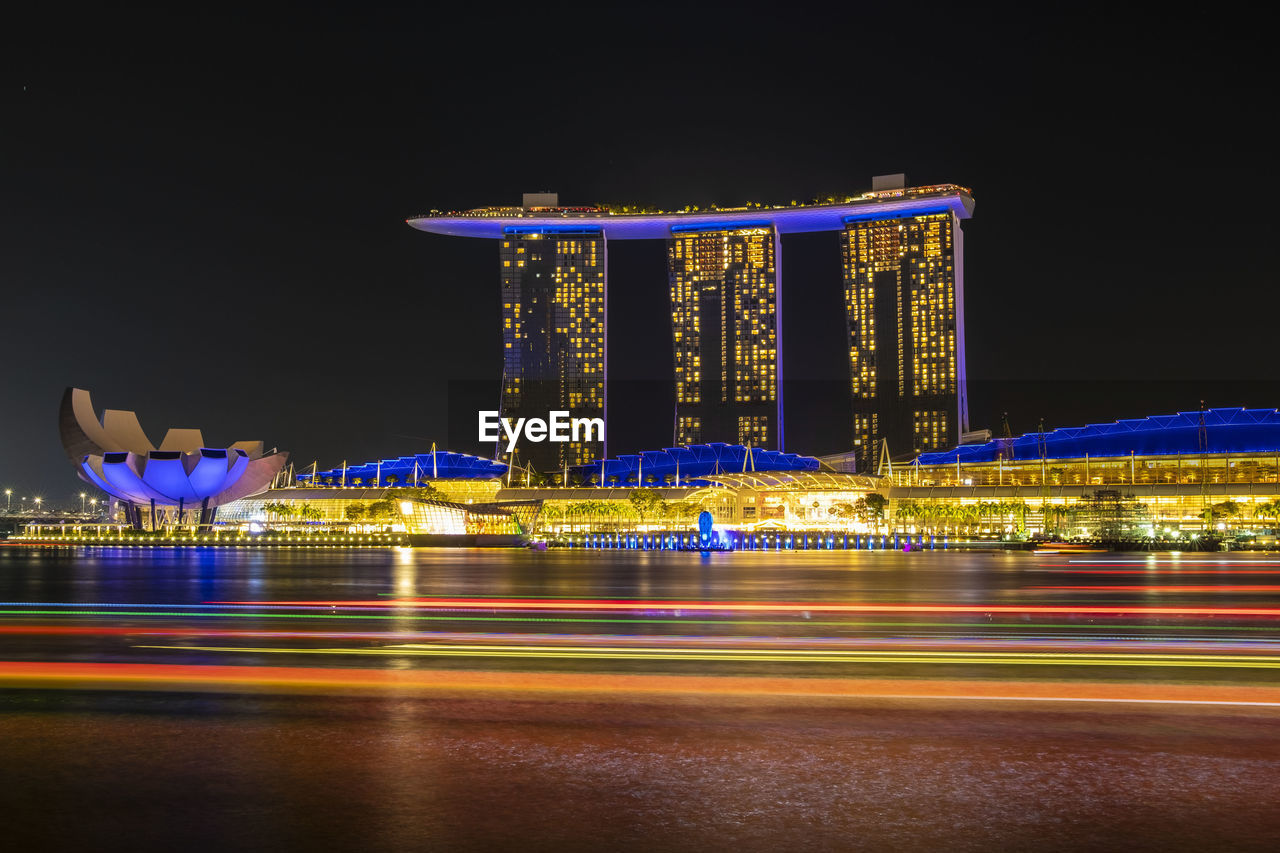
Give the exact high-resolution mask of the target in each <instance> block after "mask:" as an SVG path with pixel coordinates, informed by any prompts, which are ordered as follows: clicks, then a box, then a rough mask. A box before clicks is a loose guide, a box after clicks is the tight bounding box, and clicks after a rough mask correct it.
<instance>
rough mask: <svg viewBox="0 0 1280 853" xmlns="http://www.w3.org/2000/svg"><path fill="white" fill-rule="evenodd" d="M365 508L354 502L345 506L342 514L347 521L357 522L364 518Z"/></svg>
mask: <svg viewBox="0 0 1280 853" xmlns="http://www.w3.org/2000/svg"><path fill="white" fill-rule="evenodd" d="M365 512H366V507H365V505H364V504H362V503H359V502H356V503H349V504H347V508H346V509H345V510H343V512H342V514H343V515H345V516H346V517H347V521H359V520H360V519H362V518H364V516H365Z"/></svg>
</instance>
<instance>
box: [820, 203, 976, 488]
mask: <svg viewBox="0 0 1280 853" xmlns="http://www.w3.org/2000/svg"><path fill="white" fill-rule="evenodd" d="M899 192H903V193H905V194H909V193H912V192H914V190H900V191H899ZM962 237H963V233H962V231H961V228H960V217H959V216H957V215H956V213H955V211H953V210H950V209H947V208H937V209H927V208H926V209H923V210H919V211H911V212H904V213H880V212H868V213H863V214H854V215H851V216H848V217H846V218H845V227H844V230H843V232H842V234H841V247H842V252H843V264H844V295H845V312H846V319H847V327H848V333H849V339H848V349H849V369H850V390H851V393H852V396H853V436H852V438H853V446H854V450H855V452H856V453H857V456H858V461H859V469H860V470H863V471H870V470H872V469H873V468H875V467H876V465H877V463H878V459H879V456H880V454H881V452H882V448H883V446H884V444H885V442H887V443H888V448H889V452H890V453H891V454H893V455H902V454H907V453H912V454H915V453H920V452H925V451H930V450H941V449H943V448H946V447H950V446H952V445H955V444H959V443H960V440H961V436H962V435H963V433H965V432H967V431H968V429H969V424H968V420H969V413H968V400H967V395H966V389H965V364H964V275H963V257H964V254H963V248H962V246H963V242H962Z"/></svg>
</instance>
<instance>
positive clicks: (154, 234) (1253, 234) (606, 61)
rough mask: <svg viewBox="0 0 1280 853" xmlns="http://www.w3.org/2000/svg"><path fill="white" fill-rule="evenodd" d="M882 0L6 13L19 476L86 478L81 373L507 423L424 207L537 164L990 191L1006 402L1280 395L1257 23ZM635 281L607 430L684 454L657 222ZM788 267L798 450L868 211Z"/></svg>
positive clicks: (979, 277)
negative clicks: (64, 428) (67, 448)
mask: <svg viewBox="0 0 1280 853" xmlns="http://www.w3.org/2000/svg"><path fill="white" fill-rule="evenodd" d="M882 5H884V4H875V5H874V6H869V7H867V8H862V7H860V6H859V4H856V3H847V4H843V5H842V6H841V7H839V8H840V9H842V10H843V11H836V9H835V8H834V7H826V6H808V7H806V6H805V5H804V4H770V5H767V6H765V5H759V6H757V5H752V4H731V5H699V4H691V3H682V4H660V3H647V4H628V5H624V6H618V7H610V6H608V5H606V4H598V5H569V4H565V5H557V4H525V5H524V6H523V10H524V11H514V9H516V8H520V7H513V10H504V9H503V8H502V7H500V6H496V5H491V4H472V5H456V6H449V7H445V6H444V5H443V4H427V3H419V4H415V5H414V6H412V7H405V8H399V9H388V10H384V11H381V12H378V11H369V10H367V9H366V8H365V7H363V6H355V5H353V6H352V7H351V8H352V10H353V11H349V12H337V11H333V10H332V9H331V8H330V7H326V9H325V10H323V11H317V10H315V9H306V8H304V7H298V8H297V9H294V10H293V11H291V12H289V13H283V12H282V13H271V14H265V13H263V12H261V11H258V10H252V11H243V12H239V13H237V12H235V11H234V9H235V7H233V6H216V7H207V6H206V7H193V6H190V4H187V5H182V6H173V7H172V9H173V11H170V12H167V13H160V12H156V11H154V10H153V11H147V12H134V11H123V12H122V11H119V10H106V9H100V10H98V11H97V12H95V13H94V14H93V16H91V17H83V16H80V13H79V12H73V10H72V9H73V7H65V8H63V7H58V8H56V9H54V11H53V12H50V13H48V14H47V17H44V18H39V17H25V18H23V17H12V16H10V17H7V18H6V19H4V20H3V21H0V39H2V40H3V45H2V46H3V52H2V53H0V69H3V78H2V80H3V88H2V90H0V109H2V112H0V116H2V118H0V294H2V296H0V347H2V348H3V349H2V352H3V359H2V360H0V364H2V365H3V372H2V374H0V448H3V451H4V452H3V455H0V485H3V486H4V487H9V488H13V489H14V490H15V492H14V493H15V496H17V495H19V494H21V495H33V494H42V495H44V496H45V498H46V500H51V501H57V500H63V499H66V498H67V497H69V496H71V495H74V494H76V493H78V492H79V491H81V490H82V489H83V486H82V485H81V484H80V482H79V481H78V480H77V479H76V478H75V476H74V474H73V472H72V469H71V466H70V465H69V464H68V463H67V462H66V461H65V458H64V457H63V456H62V452H61V447H60V445H59V442H58V437H57V428H56V415H57V405H58V401H59V398H60V395H61V393H62V391H63V389H64V388H65V387H66V386H68V385H75V386H78V387H82V388H87V389H89V390H90V391H91V392H92V393H93V395H94V400H95V403H96V404H97V406H98V408H99V409H101V408H121V409H134V410H135V411H137V412H138V414H139V416H140V418H141V420H142V423H143V426H144V427H146V428H147V429H148V430H149V432H150V433H151V436H152V438H153V440H156V441H158V440H159V439H160V438H161V437H162V436H163V433H164V430H165V429H166V428H168V427H170V426H178V427H201V428H203V429H204V431H205V438H206V441H207V442H208V443H210V444H215V445H225V444H227V443H230V442H232V441H236V440H240V439H262V440H264V441H266V442H267V445H268V446H272V445H277V446H279V447H280V448H281V449H285V450H289V451H291V452H292V454H293V458H294V461H295V462H296V463H297V465H298V467H299V468H300V467H301V466H303V465H307V464H310V462H311V461H312V460H314V459H318V460H319V461H320V464H321V466H322V467H328V466H333V465H339V464H341V462H342V460H343V459H347V460H350V461H351V462H352V463H356V462H360V461H366V460H370V459H374V458H377V457H379V456H394V455H400V454H406V453H411V452H420V451H422V450H425V449H427V448H429V447H430V443H431V442H432V441H433V440H434V441H436V442H438V443H439V444H440V446H441V447H446V446H447V447H452V448H453V449H458V450H478V449H479V448H477V447H476V446H475V445H474V435H473V434H471V433H468V434H466V435H458V433H459V432H462V431H463V430H461V429H459V428H458V426H457V424H459V423H466V424H471V423H473V418H474V410H475V405H474V398H475V397H477V395H479V396H481V397H490V396H491V398H492V399H493V400H494V401H496V398H497V381H498V376H499V371H500V346H501V337H500V328H499V327H500V319H499V318H500V313H499V299H498V268H497V249H496V247H495V246H494V244H492V243H489V242H486V241H479V240H467V239H462V238H447V237H440V236H435V235H428V234H423V233H420V232H418V231H415V230H413V229H411V228H409V227H408V226H407V225H406V224H405V223H404V220H405V218H406V217H409V216H412V215H414V214H417V213H422V212H425V211H428V210H430V209H433V208H435V209H442V210H447V209H459V208H468V207H475V206H480V205H485V204H501V203H509V204H515V203H518V202H519V200H520V194H521V193H522V192H526V191H539V190H551V191H557V192H559V193H560V198H561V201H562V203H588V204H589V203H641V204H648V205H658V206H674V207H679V206H683V205H684V204H687V203H694V204H702V205H705V204H708V203H711V202H718V203H721V204H739V203H742V202H745V201H748V200H752V201H762V202H779V201H780V202H788V201H790V200H792V199H796V200H800V201H803V200H806V199H809V198H813V197H816V196H825V195H827V194H835V193H839V194H846V193H856V192H861V191H864V190H866V189H869V188H870V179H871V177H872V176H873V175H876V174H884V173H890V172H905V173H906V174H907V177H908V181H909V182H910V183H911V184H915V185H919V184H930V183H943V182H952V183H958V184H961V185H964V186H968V187H971V188H972V189H973V192H974V196H975V199H976V202H977V207H976V213H975V216H974V218H973V219H972V220H970V221H969V222H967V223H966V225H965V232H966V237H965V249H966V289H967V292H966V304H965V311H966V325H967V336H968V347H967V352H968V362H969V377H970V382H971V411H972V426H973V427H975V428H978V427H990V428H992V429H995V430H998V429H999V427H1000V418H1001V413H1002V412H1008V415H1009V422H1010V425H1011V427H1012V429H1013V431H1014V432H1015V433H1021V432H1025V431H1029V430H1033V429H1035V428H1036V427H1037V424H1038V423H1039V421H1040V419H1042V418H1043V419H1044V421H1045V423H1046V424H1047V425H1048V426H1050V427H1052V426H1070V425H1076V424H1080V423H1085V422H1089V421H1096V420H1107V421H1110V420H1113V419H1115V418H1122V417H1140V416H1143V415H1147V414H1159V413H1168V412H1172V411H1177V410H1186V409H1194V408H1197V407H1198V406H1199V405H1200V401H1201V400H1204V401H1205V402H1206V403H1207V404H1208V405H1209V406H1234V405H1247V406H1265V407H1269V408H1271V407H1275V406H1277V405H1280V385H1278V384H1277V383H1276V382H1275V381H1274V377H1275V375H1276V364H1277V358H1276V353H1277V344H1276V339H1277V323H1276V320H1277V318H1280V292H1278V289H1277V281H1276V272H1275V270H1276V264H1275V249H1274V243H1275V238H1274V236H1273V234H1274V231H1275V218H1276V217H1275V214H1274V213H1273V207H1274V205H1273V200H1274V199H1275V198H1276V190H1277V180H1276V161H1275V151H1274V149H1275V135H1274V131H1272V130H1271V129H1270V123H1271V121H1272V120H1273V115H1272V114H1273V112H1274V109H1275V105H1274V101H1275V96H1274V92H1273V91H1272V89H1273V86H1274V83H1275V77H1276V74H1275V71H1274V69H1273V67H1271V65H1270V63H1271V60H1270V56H1271V55H1272V54H1273V53H1274V51H1273V50H1272V49H1271V48H1269V47H1267V46H1266V45H1265V44H1264V43H1263V41H1264V39H1265V38H1266V34H1267V30H1266V28H1265V27H1263V26H1262V24H1261V22H1259V21H1254V20H1249V19H1247V18H1236V19H1228V18H1225V17H1224V18H1217V17H1201V18H1184V19H1168V18H1165V17H1162V16H1160V15H1154V14H1153V15H1149V16H1140V15H1136V14H1135V15H1134V16H1132V17H1128V18H1117V17H1115V16H1114V15H1113V14H1112V13H1109V12H1108V11H1107V10H1106V9H1105V8H1102V9H1100V10H1093V11H1077V10H1078V9H1080V7H1074V6H1073V7H1071V11H1069V12H1068V11H1063V12H1061V13H1060V14H1056V15H1055V14H1054V13H1052V12H1044V11H1036V12H1034V13H1033V14H1032V16H1030V17H1029V16H1028V15H1027V13H1026V11H1025V10H1026V9H1027V8H1032V7H1025V6H1024V7H1012V8H1011V9H1010V10H1009V11H1007V12H1000V11H995V10H991V9H985V10H980V9H978V8H977V7H976V6H973V5H971V4H952V5H951V6H949V7H942V8H943V9H949V11H940V10H938V9H934V8H932V7H930V6H928V5H927V4H899V5H898V6H896V7H895V8H896V9H898V10H900V11H898V12H886V11H885V10H883V9H881V8H880V6H882ZM1169 8H1171V7H1169ZM200 9H208V10H209V11H203V12H202V11H200ZM356 9H358V10H359V11H354V10H356ZM472 9H474V12H472V11H468V10H472ZM1019 9H1021V11H1018V10H1019ZM459 10H462V11H459ZM6 14H9V13H6ZM610 276H611V277H610V320H609V322H610V365H609V367H610V374H611V378H613V379H614V380H618V381H619V384H618V385H616V386H615V387H614V388H613V390H612V391H611V396H610V407H611V412H610V424H609V426H610V430H611V432H610V450H611V452H613V453H617V452H629V451H634V450H638V449H641V448H649V447H660V446H664V445H666V444H669V443H670V425H671V403H670V394H671V391H670V375H671V354H670V341H669V334H670V326H669V319H668V316H669V315H668V313H667V305H666V300H667V291H666V287H667V282H666V270H665V256H664V247H663V245H662V243H660V242H651V243H650V242H645V243H620V242H619V243H613V244H611V246H610ZM783 288H784V297H783V298H784V318H785V319H784V322H785V325H784V329H783V337H784V342H785V344H784V345H785V352H784V356H785V365H786V370H787V382H788V384H787V386H786V389H787V390H786V394H787V401H788V408H787V434H788V449H789V450H796V451H801V452H811V453H828V452H836V451H840V450H846V449H848V441H847V438H846V437H845V429H846V428H847V420H848V403H847V401H846V400H845V398H844V397H843V387H844V386H843V384H842V383H843V381H844V379H845V377H846V375H847V362H846V358H847V356H846V354H845V352H844V350H843V334H844V320H843V307H842V296H841V282H840V265H839V252H838V243H837V240H836V237H835V235H832V234H826V235H803V236H795V237H788V238H785V239H784V241H783ZM477 389H478V390H477ZM489 389H492V390H491V391H490V390H489ZM451 399H452V400H453V403H454V405H453V409H454V411H453V412H452V417H451V415H450V411H449V402H450V400H451ZM468 407H469V408H468ZM460 411H461V412H462V415H459V412H460ZM451 421H452V422H453V423H454V429H453V430H452V432H453V434H452V435H451V434H450V433H451V430H450V423H451Z"/></svg>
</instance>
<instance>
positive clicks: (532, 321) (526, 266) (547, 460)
mask: <svg viewBox="0 0 1280 853" xmlns="http://www.w3.org/2000/svg"><path fill="white" fill-rule="evenodd" d="M549 200H550V201H552V204H553V205H554V199H549ZM532 201H533V204H534V205H535V206H536V201H537V200H536V199H534V200H532ZM525 203H526V205H529V204H530V203H531V199H530V197H528V196H526V200H525ZM605 256H606V248H605V239H604V232H603V230H602V229H601V228H599V227H598V226H592V225H582V226H577V225H574V224H572V223H566V224H564V225H560V226H533V227H520V226H508V227H506V228H504V229H503V234H502V244H501V249H500V251H499V259H500V261H501V267H502V347H503V360H502V416H503V417H505V418H512V419H515V418H544V419H545V418H546V417H547V415H548V413H549V412H552V411H557V410H563V411H569V412H571V413H572V414H573V416H575V417H587V418H601V419H603V418H604V416H605V342H606V334H605V329H606V320H605V318H606V316H607V315H606V310H605V292H606V291H605V282H606V275H607V273H606V263H605ZM606 435H607V433H606ZM516 455H517V459H516V462H517V463H519V464H521V465H527V464H529V463H532V464H533V467H534V469H535V470H538V471H542V472H547V471H556V470H560V469H562V468H563V467H564V466H566V465H579V464H582V463H586V462H590V461H592V460H593V459H598V458H600V457H601V456H603V455H604V444H603V442H601V441H576V442H572V441H571V442H563V443H558V442H555V443H553V442H549V441H542V442H537V443H534V442H526V443H525V444H524V445H523V446H520V447H517V448H516ZM508 461H510V460H508Z"/></svg>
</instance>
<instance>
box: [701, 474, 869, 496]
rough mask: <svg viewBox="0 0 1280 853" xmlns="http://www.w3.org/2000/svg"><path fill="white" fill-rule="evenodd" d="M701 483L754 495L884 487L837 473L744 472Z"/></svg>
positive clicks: (710, 476) (860, 476)
mask: <svg viewBox="0 0 1280 853" xmlns="http://www.w3.org/2000/svg"><path fill="white" fill-rule="evenodd" d="M703 479H705V480H707V481H708V482H709V483H711V484H712V485H715V486H721V487H723V488H726V489H733V490H734V491H741V490H744V489H747V490H752V491H758V492H767V491H773V490H788V491H806V492H817V491H829V492H838V491H859V490H866V491H872V490H874V489H878V488H881V487H883V486H885V484H886V481H884V480H881V479H880V478H878V477H868V476H867V475H866V474H846V473H844V472H841V471H748V472H747V473H745V474H708V475H707V476H706V477H704V478H703Z"/></svg>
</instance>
